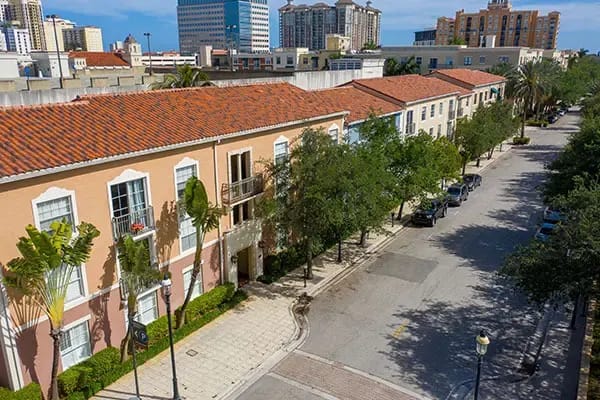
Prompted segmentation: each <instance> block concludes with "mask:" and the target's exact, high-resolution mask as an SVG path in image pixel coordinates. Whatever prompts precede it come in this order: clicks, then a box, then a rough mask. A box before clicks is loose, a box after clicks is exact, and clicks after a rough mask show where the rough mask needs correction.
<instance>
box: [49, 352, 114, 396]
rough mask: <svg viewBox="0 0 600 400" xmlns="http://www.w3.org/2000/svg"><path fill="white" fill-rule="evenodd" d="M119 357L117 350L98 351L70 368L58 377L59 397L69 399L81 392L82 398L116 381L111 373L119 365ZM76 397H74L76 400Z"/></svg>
mask: <svg viewBox="0 0 600 400" xmlns="http://www.w3.org/2000/svg"><path fill="white" fill-rule="evenodd" d="M120 360H121V355H120V354H119V350H118V349H115V348H114V347H108V348H106V349H104V350H101V351H99V352H98V353H96V354H94V355H93V356H92V357H90V358H88V359H87V360H85V361H83V362H81V363H79V364H77V365H74V366H72V367H71V368H69V369H67V370H66V371H64V372H63V373H61V374H60V375H58V391H59V393H60V395H61V396H63V397H66V396H69V397H68V398H69V399H70V398H71V397H70V396H71V395H74V394H75V392H81V393H82V395H84V397H82V398H84V399H85V398H86V396H85V395H87V396H88V397H89V396H91V395H92V394H94V393H96V392H97V391H99V390H100V389H102V388H104V387H106V386H108V385H110V384H111V383H113V382H114V381H115V380H116V379H118V378H119V377H120V375H119V376H117V377H115V376H114V375H113V374H112V372H113V370H114V368H115V366H116V365H119V362H120ZM77 398H78V397H74V399H77Z"/></svg>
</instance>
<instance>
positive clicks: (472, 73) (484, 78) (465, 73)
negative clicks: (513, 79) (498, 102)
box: [433, 68, 506, 87]
mask: <svg viewBox="0 0 600 400" xmlns="http://www.w3.org/2000/svg"><path fill="white" fill-rule="evenodd" d="M433 74H434V76H435V74H439V75H441V76H445V77H448V78H452V79H455V80H457V81H460V82H463V83H465V84H467V85H471V86H473V87H475V86H481V85H491V84H494V83H500V82H504V81H506V78H505V77H503V76H500V75H494V74H490V73H488V72H483V71H478V70H475V69H463V68H459V69H440V70H437V71H435V72H433Z"/></svg>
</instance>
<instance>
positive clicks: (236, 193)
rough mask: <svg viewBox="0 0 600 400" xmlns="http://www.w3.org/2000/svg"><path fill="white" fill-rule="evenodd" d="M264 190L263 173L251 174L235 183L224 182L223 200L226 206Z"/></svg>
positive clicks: (222, 188) (222, 189)
mask: <svg viewBox="0 0 600 400" xmlns="http://www.w3.org/2000/svg"><path fill="white" fill-rule="evenodd" d="M263 191H264V183H263V178H262V175H255V176H251V177H250V178H246V179H242V180H241V181H238V182H234V183H224V184H223V186H222V187H221V200H222V201H223V204H224V205H226V206H230V205H232V204H235V203H239V202H240V201H244V200H246V199H249V198H250V197H253V196H256V195H257V194H260V193H262V192H263Z"/></svg>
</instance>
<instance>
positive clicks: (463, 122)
mask: <svg viewBox="0 0 600 400" xmlns="http://www.w3.org/2000/svg"><path fill="white" fill-rule="evenodd" d="M486 118H487V113H486V111H485V107H483V106H479V108H478V109H477V111H475V113H474V114H473V115H472V117H471V118H470V119H469V118H461V119H459V120H458V122H457V124H456V134H455V141H456V145H457V146H458V148H459V151H460V155H461V158H462V174H463V175H464V174H465V171H466V168H467V163H468V162H469V161H472V160H474V159H476V158H478V157H479V156H480V155H481V154H482V153H483V152H484V151H486V150H488V149H489V143H490V141H489V139H488V137H487V135H486V132H485V130H484V129H485V124H486Z"/></svg>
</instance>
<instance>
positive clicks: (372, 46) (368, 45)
mask: <svg viewBox="0 0 600 400" xmlns="http://www.w3.org/2000/svg"><path fill="white" fill-rule="evenodd" d="M378 48H379V46H377V45H376V44H375V42H373V41H370V42H367V43H365V44H364V45H363V47H362V50H377V49H378Z"/></svg>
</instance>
